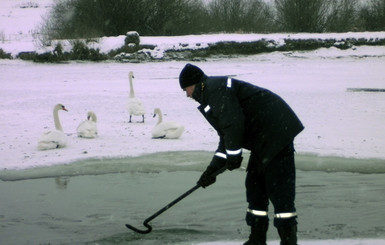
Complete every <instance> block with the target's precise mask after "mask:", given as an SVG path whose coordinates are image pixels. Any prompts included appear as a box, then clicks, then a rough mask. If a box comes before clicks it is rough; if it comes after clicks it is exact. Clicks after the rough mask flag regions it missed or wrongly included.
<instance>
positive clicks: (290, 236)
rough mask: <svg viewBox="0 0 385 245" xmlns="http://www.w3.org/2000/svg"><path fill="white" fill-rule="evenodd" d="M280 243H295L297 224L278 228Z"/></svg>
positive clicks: (288, 244) (286, 244)
mask: <svg viewBox="0 0 385 245" xmlns="http://www.w3.org/2000/svg"><path fill="white" fill-rule="evenodd" d="M278 234H279V237H280V238H281V245H297V225H292V226H284V227H281V228H278Z"/></svg>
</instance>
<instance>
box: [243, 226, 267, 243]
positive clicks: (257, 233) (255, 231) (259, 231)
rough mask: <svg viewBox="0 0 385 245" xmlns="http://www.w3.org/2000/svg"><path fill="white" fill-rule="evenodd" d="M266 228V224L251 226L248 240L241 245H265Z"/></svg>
mask: <svg viewBox="0 0 385 245" xmlns="http://www.w3.org/2000/svg"><path fill="white" fill-rule="evenodd" d="M268 228H269V224H268V223H262V224H258V225H255V226H252V227H251V233H250V236H249V240H248V241H247V242H245V243H244V244H243V245H266V233H267V229H268Z"/></svg>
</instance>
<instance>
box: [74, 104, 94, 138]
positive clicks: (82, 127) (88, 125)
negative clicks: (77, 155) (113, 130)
mask: <svg viewBox="0 0 385 245" xmlns="http://www.w3.org/2000/svg"><path fill="white" fill-rule="evenodd" d="M96 120H97V119H96V115H95V113H94V112H92V111H89V112H87V120H85V121H83V122H81V123H80V124H79V126H78V127H77V129H76V131H77V133H78V137H82V138H96V137H97V136H98V128H97V126H96Z"/></svg>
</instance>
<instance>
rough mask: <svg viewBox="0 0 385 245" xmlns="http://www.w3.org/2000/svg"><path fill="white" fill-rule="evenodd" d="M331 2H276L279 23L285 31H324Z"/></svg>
mask: <svg viewBox="0 0 385 245" xmlns="http://www.w3.org/2000/svg"><path fill="white" fill-rule="evenodd" d="M328 4H329V0H275V6H276V11H277V23H278V24H279V25H280V26H281V27H282V29H283V30H284V31H290V32H322V31H324V27H325V22H326V16H327V11H328Z"/></svg>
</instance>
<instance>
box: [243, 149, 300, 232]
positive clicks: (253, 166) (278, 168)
mask: <svg viewBox="0 0 385 245" xmlns="http://www.w3.org/2000/svg"><path fill="white" fill-rule="evenodd" d="M256 154H258V153H254V152H253V151H252V152H251V155H250V159H249V163H248V167H247V175H246V198H247V202H248V203H249V206H248V208H249V209H252V210H258V211H266V212H267V211H268V205H269V200H270V201H271V203H272V204H273V206H274V213H275V214H278V213H293V212H295V211H296V209H295V204H294V201H295V163H294V147H293V144H292V143H291V144H289V145H288V146H287V147H285V148H284V149H283V150H282V151H281V152H279V153H278V154H277V155H276V156H275V157H274V159H273V160H272V161H271V162H269V163H267V165H266V166H264V167H263V166H261V165H260V161H259V160H258V158H257V155H256ZM254 216H255V215H252V214H250V213H249V212H248V213H247V215H246V222H247V224H248V225H250V226H253V223H255V222H258V221H257V219H258V217H254ZM266 218H267V217H266ZM294 224H297V221H296V217H291V218H284V219H283V218H274V226H275V227H277V228H280V227H283V226H292V225H294Z"/></svg>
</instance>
